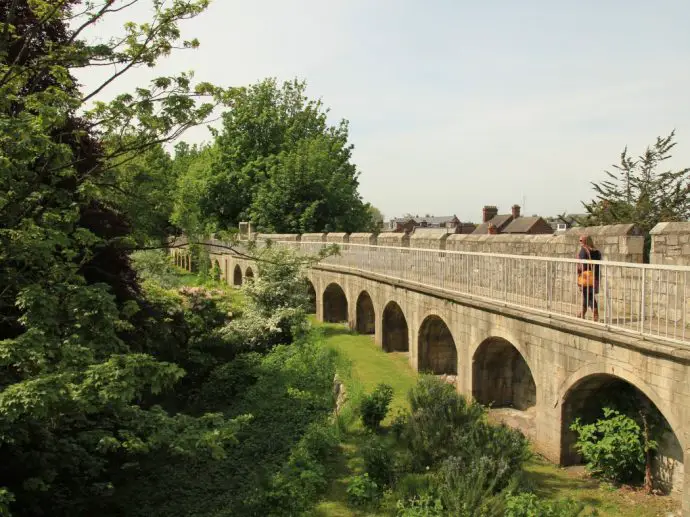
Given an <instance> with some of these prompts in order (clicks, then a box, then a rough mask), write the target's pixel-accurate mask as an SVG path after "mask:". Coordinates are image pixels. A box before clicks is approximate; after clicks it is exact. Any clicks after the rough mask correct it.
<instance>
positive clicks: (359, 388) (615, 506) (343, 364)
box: [312, 320, 679, 517]
mask: <svg viewBox="0 0 690 517" xmlns="http://www.w3.org/2000/svg"><path fill="white" fill-rule="evenodd" d="M312 321H313V324H314V326H315V328H316V329H319V330H320V331H321V333H322V335H323V340H324V344H325V345H326V347H328V348H330V349H332V350H335V351H337V352H338V354H339V356H340V358H341V360H340V361H339V363H338V364H339V370H340V371H339V374H340V375H341V377H342V378H343V380H344V382H345V384H346V387H347V389H348V398H349V399H350V400H354V399H356V398H357V397H358V395H359V394H360V393H362V392H363V391H367V392H369V391H371V390H372V389H373V388H374V386H376V384H378V383H379V382H382V381H383V382H386V383H387V384H389V385H391V386H392V387H393V388H394V398H393V402H392V404H391V406H392V409H391V411H390V413H389V415H388V417H387V418H386V420H384V426H385V425H389V424H390V423H391V421H392V419H393V418H394V417H395V414H396V412H397V411H398V410H399V409H404V408H407V407H408V402H407V393H408V392H409V391H410V390H411V389H412V388H413V387H414V385H415V384H416V382H417V379H418V376H417V374H416V372H414V371H413V370H412V369H411V368H410V367H409V363H408V361H407V357H406V355H405V354H401V353H390V354H386V353H384V352H382V351H381V350H380V349H379V348H378V347H376V346H375V345H374V342H373V339H372V337H371V336H367V335H359V334H356V333H353V332H350V331H349V330H348V329H347V328H345V327H344V326H342V325H335V324H323V323H318V322H316V321H315V320H312ZM365 441H366V433H365V432H364V430H363V428H362V427H361V424H359V422H358V421H357V420H353V422H352V424H351V425H350V426H349V427H348V429H347V432H346V433H345V434H344V436H343V441H342V443H341V446H340V455H339V456H338V457H337V459H335V460H333V461H332V463H331V469H332V470H331V474H332V477H331V484H330V488H329V492H328V494H327V496H326V497H325V498H324V499H323V500H322V501H321V502H320V504H319V505H318V506H317V508H316V509H315V510H314V512H313V513H312V515H313V516H314V517H354V516H360V515H367V516H371V517H376V516H378V515H387V514H388V513H375V512H367V511H360V512H356V511H354V510H353V509H352V508H351V506H349V505H348V502H347V493H346V486H347V480H348V479H349V478H350V477H351V476H352V475H353V474H357V473H360V472H362V471H363V469H364V467H363V459H362V455H361V450H360V447H361V446H362V444H363V443H365ZM526 470H527V475H528V478H529V480H530V481H532V483H533V485H534V490H535V493H536V494H538V495H539V496H542V497H545V498H548V499H554V500H555V499H562V498H573V499H575V500H577V501H580V502H582V503H585V504H586V508H587V510H593V509H595V510H596V511H597V512H598V514H599V515H600V516H602V517H614V516H615V517H633V516H635V517H661V516H663V517H666V516H667V515H669V513H671V514H673V512H675V511H677V509H678V507H679V503H678V501H677V500H674V499H672V498H670V497H658V496H648V495H645V494H643V493H642V492H640V491H638V490H631V489H626V488H614V487H611V486H610V485H606V484H601V483H599V482H597V481H596V480H592V479H591V478H586V477H585V475H584V474H583V473H582V470H581V469H562V468H559V467H557V466H555V465H553V464H550V463H548V462H546V461H544V460H543V459H541V458H540V457H538V456H535V457H534V458H533V459H531V460H530V461H529V463H528V465H527V467H526Z"/></svg>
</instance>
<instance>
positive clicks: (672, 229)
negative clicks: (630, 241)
mask: <svg viewBox="0 0 690 517" xmlns="http://www.w3.org/2000/svg"><path fill="white" fill-rule="evenodd" d="M649 233H650V234H651V235H659V234H668V233H690V222H672V223H659V224H657V225H656V226H655V227H654V228H652V229H651V230H650V231H649Z"/></svg>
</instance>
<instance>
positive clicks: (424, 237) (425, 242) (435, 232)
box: [410, 228, 449, 250]
mask: <svg viewBox="0 0 690 517" xmlns="http://www.w3.org/2000/svg"><path fill="white" fill-rule="evenodd" d="M448 236H449V233H448V231H447V230H446V229H445V228H438V229H437V228H430V229H427V228H421V229H420V228H415V231H414V232H413V233H412V235H411V236H410V248H424V249H433V250H444V249H446V239H448Z"/></svg>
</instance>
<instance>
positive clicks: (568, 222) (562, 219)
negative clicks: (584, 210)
mask: <svg viewBox="0 0 690 517" xmlns="http://www.w3.org/2000/svg"><path fill="white" fill-rule="evenodd" d="M586 218H587V214H566V215H563V216H558V217H549V218H547V219H546V221H547V222H548V223H549V225H550V226H551V228H552V229H553V231H554V233H561V232H564V231H566V230H569V229H570V228H576V227H578V226H582V225H581V224H580V221H584V220H585V219H586Z"/></svg>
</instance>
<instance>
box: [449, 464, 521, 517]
mask: <svg viewBox="0 0 690 517" xmlns="http://www.w3.org/2000/svg"><path fill="white" fill-rule="evenodd" d="M507 470H508V466H507V464H506V463H505V462H503V461H501V460H495V459H493V458H488V457H485V456H482V457H480V458H477V459H474V460H473V461H472V462H471V463H467V462H465V461H463V459H461V458H458V457H450V458H448V459H447V460H445V461H444V462H443V465H442V466H441V469H440V472H439V486H438V487H439V494H440V496H441V502H442V503H443V507H444V508H445V509H446V510H447V511H448V513H449V514H451V515H457V516H458V517H475V516H482V517H494V516H495V517H499V516H503V503H504V500H503V497H502V496H501V495H497V494H498V493H499V488H498V483H499V480H500V479H501V478H503V476H504V475H505V473H506V471H507Z"/></svg>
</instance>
